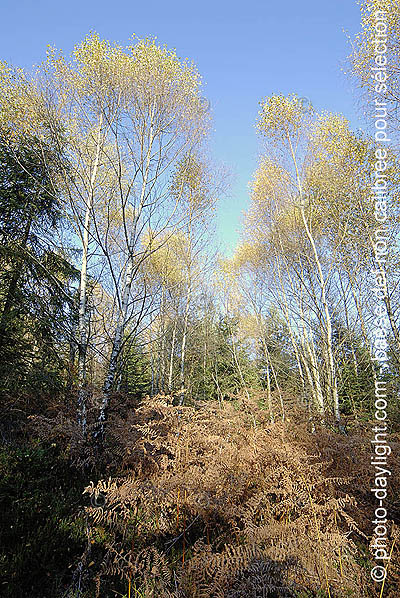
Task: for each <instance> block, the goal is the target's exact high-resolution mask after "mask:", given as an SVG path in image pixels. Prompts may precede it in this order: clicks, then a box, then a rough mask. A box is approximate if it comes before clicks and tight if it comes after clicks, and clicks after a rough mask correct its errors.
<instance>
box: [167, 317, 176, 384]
mask: <svg viewBox="0 0 400 598" xmlns="http://www.w3.org/2000/svg"><path fill="white" fill-rule="evenodd" d="M177 326H178V319H177V318H175V322H174V328H173V330H172V341H171V354H170V357H169V372H168V392H172V376H173V372H174V353H175V341H176V328H177Z"/></svg>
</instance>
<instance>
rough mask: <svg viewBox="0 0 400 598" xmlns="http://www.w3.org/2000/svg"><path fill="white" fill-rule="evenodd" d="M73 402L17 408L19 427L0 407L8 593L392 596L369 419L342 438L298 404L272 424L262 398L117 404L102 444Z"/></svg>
mask: <svg viewBox="0 0 400 598" xmlns="http://www.w3.org/2000/svg"><path fill="white" fill-rule="evenodd" d="M67 405H68V401H67V399H66V400H65V403H63V402H58V403H57V404H56V403H54V404H53V405H52V408H50V409H48V410H47V413H46V416H38V415H34V416H30V417H26V414H25V415H24V416H22V415H21V416H20V417H19V420H18V421H19V428H18V433H16V432H15V422H14V423H13V425H11V424H10V421H11V420H10V417H11V416H10V412H9V411H7V410H5V412H4V414H3V419H2V430H3V432H2V435H3V446H2V449H1V453H0V473H1V481H0V510H1V513H2V518H3V525H2V531H1V552H0V574H1V577H2V580H1V585H0V594H1V595H2V596H4V597H5V598H11V597H13V598H19V597H21V598H22V597H23V596H24V597H25V596H29V597H30V598H59V597H60V598H61V597H68V598H72V597H78V596H80V597H82V598H83V597H85V598H94V597H95V596H99V597H104V598H108V597H110V598H111V597H114V596H120V597H121V596H125V597H126V598H128V597H129V598H134V597H135V598H138V597H141V598H158V597H159V598H164V597H169V598H173V597H174V598H242V597H243V598H250V597H251V598H264V597H268V598H274V597H281V596H284V597H293V598H311V597H319V598H322V597H328V598H335V597H336V598H342V597H354V598H363V597H365V598H370V597H374V596H376V597H379V596H380V595H381V591H382V584H381V583H379V584H378V583H374V582H373V581H372V580H371V576H370V571H371V569H372V567H373V566H374V563H373V562H372V556H371V553H370V551H369V542H370V540H371V535H372V530H373V525H372V521H373V519H374V509H375V508H376V506H377V505H376V501H375V498H374V495H373V494H372V493H371V479H372V478H373V471H372V468H371V439H372V436H371V424H370V423H369V422H368V421H366V420H364V421H362V422H360V421H358V422H357V421H356V420H355V419H354V418H352V419H347V420H346V421H345V424H346V432H345V433H343V432H340V431H338V430H336V429H335V426H334V424H333V423H330V422H328V421H325V422H324V423H322V422H319V421H317V420H314V421H313V422H311V421H310V420H309V418H308V416H307V414H305V413H302V412H300V411H296V410H295V409H292V410H291V412H290V413H289V414H287V415H286V419H285V421H282V417H281V415H280V414H279V413H277V415H276V417H275V421H274V422H271V418H270V414H269V411H268V410H266V409H265V408H264V405H263V403H262V400H261V397H260V396H258V397H254V399H251V400H248V399H246V398H244V397H241V398H239V399H237V400H233V401H225V402H224V403H214V402H212V401H208V402H195V403H193V404H192V405H190V406H184V407H179V406H176V405H175V404H174V401H173V399H172V398H171V397H165V396H160V397H155V398H153V399H149V398H146V400H144V401H142V402H141V403H140V404H134V403H132V404H131V405H129V402H128V405H127V399H126V397H122V396H119V397H115V399H114V406H113V409H112V411H110V416H109V425H108V434H107V439H106V443H105V446H104V447H103V449H102V451H98V450H96V449H95V448H93V445H92V444H91V443H90V442H89V441H87V440H85V439H83V438H82V436H81V434H80V431H79V429H78V428H77V426H76V424H75V422H74V418H73V414H71V413H70V412H69V410H68V407H67ZM127 407H128V409H127ZM21 413H22V411H21ZM399 440H400V435H399V433H398V432H393V433H392V434H391V435H390V436H389V437H388V442H389V443H390V446H391V448H392V455H395V454H397V452H398V448H399V444H400V442H399ZM399 466H400V464H399V463H398V460H397V461H396V459H394V458H393V459H389V468H390V471H391V477H390V480H389V488H388V493H387V498H386V504H385V506H386V508H387V510H388V522H387V529H388V539H387V541H388V545H389V548H390V547H391V546H392V545H393V543H395V544H394V548H393V550H392V554H391V558H390V562H388V563H387V562H386V563H385V565H386V564H388V569H387V579H386V582H385V585H384V588H383V592H382V595H383V596H385V597H386V598H398V596H399V588H400V556H399V554H400V542H399V515H400V499H399V496H400V493H399V490H400V488H399V482H400V475H399V474H400V471H399Z"/></svg>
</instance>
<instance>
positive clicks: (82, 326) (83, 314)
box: [78, 115, 103, 436]
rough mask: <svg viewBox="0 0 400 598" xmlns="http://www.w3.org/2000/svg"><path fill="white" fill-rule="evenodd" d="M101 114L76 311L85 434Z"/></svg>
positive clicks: (80, 416) (80, 412)
mask: <svg viewBox="0 0 400 598" xmlns="http://www.w3.org/2000/svg"><path fill="white" fill-rule="evenodd" d="M102 124H103V116H102V115H100V120H99V131H98V134H97V141H96V155H95V159H94V164H93V170H92V173H91V176H90V187H89V197H88V200H87V203H86V212H85V220H84V229H83V237H82V264H81V274H80V286H79V312H78V335H79V341H78V378H79V390H78V424H79V425H80V426H81V429H82V433H83V435H84V436H86V432H87V429H86V428H87V348H88V342H89V333H88V317H87V309H88V305H87V279H88V275H87V269H88V252H89V235H90V222H91V216H92V210H93V201H94V184H95V180H96V177H97V172H98V168H99V158H100V145H101V135H102Z"/></svg>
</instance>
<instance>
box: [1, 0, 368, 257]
mask: <svg viewBox="0 0 400 598" xmlns="http://www.w3.org/2000/svg"><path fill="white" fill-rule="evenodd" d="M1 8H2V11H1V12H2V23H1V25H0V30H1V35H0V59H1V60H6V61H7V62H11V63H13V64H15V65H18V66H23V67H29V66H31V65H32V64H33V63H38V62H40V61H41V60H42V59H43V58H44V56H45V51H46V45H47V44H51V45H54V46H56V47H58V48H61V49H63V50H64V52H65V53H68V52H70V51H71V50H72V48H73V46H74V45H75V44H76V43H78V42H79V41H81V39H82V38H83V37H84V36H85V35H86V34H87V33H89V32H90V31H96V32H97V33H99V34H100V36H101V37H104V38H106V39H109V40H113V41H118V42H120V43H122V44H123V43H127V42H128V39H129V38H130V37H131V35H132V34H133V33H135V34H136V35H138V36H139V37H145V36H147V35H149V36H157V38H158V40H159V41H160V42H162V43H165V44H167V46H168V47H170V48H175V49H176V50H177V54H178V56H180V57H182V58H189V59H190V60H193V61H194V62H195V64H196V65H197V67H198V69H199V71H200V73H201V75H202V76H203V81H204V96H206V97H208V98H209V100H210V102H211V110H212V113H213V117H214V133H213V142H212V149H213V152H214V155H215V156H216V158H217V159H218V160H219V161H222V162H224V163H226V164H227V165H228V166H229V167H230V168H231V170H232V171H233V173H234V175H235V178H234V181H233V185H232V189H231V191H230V195H229V197H226V198H224V199H223V200H222V201H221V202H220V207H219V212H218V227H217V230H218V237H219V241H220V242H221V243H222V246H223V247H224V248H225V251H226V252H227V253H228V254H230V253H231V251H232V250H233V248H234V246H235V243H236V242H237V240H238V231H239V229H240V221H241V215H242V213H243V211H244V210H246V208H247V206H248V201H249V194H248V181H249V180H250V178H251V176H252V173H253V172H254V170H255V168H256V165H257V156H258V152H259V144H258V140H257V136H256V132H255V129H254V123H255V120H256V117H257V113H258V109H259V106H258V102H259V101H260V100H261V99H262V98H264V97H266V96H268V95H271V94H272V93H279V92H282V93H284V94H287V93H291V92H293V93H296V94H298V95H299V96H305V97H308V98H309V99H310V101H311V102H312V104H313V105H314V107H315V108H316V109H317V110H331V111H334V112H341V113H343V114H344V115H345V116H346V117H347V118H349V120H350V122H351V124H352V126H353V128H357V127H359V126H361V125H360V120H359V118H360V117H359V115H358V114H357V107H356V98H355V97H354V94H353V92H352V89H351V85H350V82H349V80H348V79H347V78H346V77H345V75H344V74H343V72H342V71H341V67H343V66H344V61H345V58H346V56H347V55H348V54H349V52H350V45H349V42H348V40H347V34H350V35H351V36H353V35H354V33H355V32H357V31H358V29H359V21H360V13H359V8H358V5H357V4H356V1H355V0H302V2H299V0H286V1H285V0H281V1H279V0H275V1H273V2H272V1H271V0H259V1H256V0H247V1H242V2H240V3H239V2H237V1H236V2H235V0H230V1H229V2H228V1H227V0H213V1H212V0H201V1H200V2H190V0H188V2H183V1H176V0H169V1H168V0H164V1H163V2H161V1H160V0H151V1H147V2H146V1H143V0H142V1H140V2H138V1H136V0H130V1H128V0H114V1H108V2H105V1H104V0H96V1H95V0H80V1H79V0H69V1H64V2H57V0H52V1H50V0H13V1H11V0H2V2H1ZM346 32H347V34H346Z"/></svg>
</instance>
